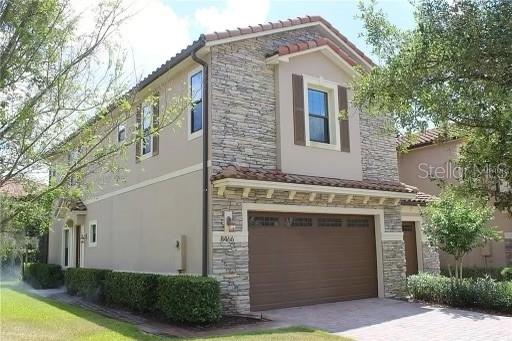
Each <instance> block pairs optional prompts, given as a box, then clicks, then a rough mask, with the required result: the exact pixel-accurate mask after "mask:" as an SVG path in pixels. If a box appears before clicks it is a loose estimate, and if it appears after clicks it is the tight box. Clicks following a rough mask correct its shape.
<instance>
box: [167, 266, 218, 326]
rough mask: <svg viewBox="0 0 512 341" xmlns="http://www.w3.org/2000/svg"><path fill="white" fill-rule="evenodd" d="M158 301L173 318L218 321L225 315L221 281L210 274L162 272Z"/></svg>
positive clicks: (184, 320)
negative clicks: (222, 311) (178, 274)
mask: <svg viewBox="0 0 512 341" xmlns="http://www.w3.org/2000/svg"><path fill="white" fill-rule="evenodd" d="M157 305H158V308H159V309H160V311H162V312H163V313H164V315H165V316H166V317H167V318H169V319H170V320H172V321H176V322H185V323H199V324H204V323H211V322H215V321H217V320H219V318H220V316H221V306H220V289H219V283H218V282H217V281H216V280H215V279H213V278H208V277H196V276H161V277H160V278H159V280H158V303H157Z"/></svg>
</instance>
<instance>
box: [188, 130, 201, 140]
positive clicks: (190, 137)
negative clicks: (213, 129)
mask: <svg viewBox="0 0 512 341" xmlns="http://www.w3.org/2000/svg"><path fill="white" fill-rule="evenodd" d="M201 136H203V129H202V128H201V129H199V130H198V131H196V132H193V133H190V132H189V134H188V140H189V141H192V140H195V139H197V138H198V137H201Z"/></svg>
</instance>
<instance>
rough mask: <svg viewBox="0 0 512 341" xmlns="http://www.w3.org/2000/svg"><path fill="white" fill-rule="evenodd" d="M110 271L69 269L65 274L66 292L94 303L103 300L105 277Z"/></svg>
mask: <svg viewBox="0 0 512 341" xmlns="http://www.w3.org/2000/svg"><path fill="white" fill-rule="evenodd" d="M110 272H111V270H103V269H85V268H70V269H67V270H66V273H65V283H66V289H67V292H68V293H69V294H70V295H78V296H81V297H84V298H87V299H90V300H94V301H102V300H103V299H104V283H105V277H106V276H107V274H108V273H110Z"/></svg>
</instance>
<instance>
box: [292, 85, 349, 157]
mask: <svg viewBox="0 0 512 341" xmlns="http://www.w3.org/2000/svg"><path fill="white" fill-rule="evenodd" d="M302 78H303V80H304V89H303V91H304V127H305V135H306V146H307V147H316V148H324V149H330V150H338V151H339V150H340V143H341V142H340V123H339V119H338V117H337V116H338V112H339V103H338V83H335V82H331V81H329V80H326V79H323V78H319V77H313V76H309V75H302ZM309 89H312V90H317V91H321V92H324V93H325V94H327V108H326V109H327V120H328V121H327V124H328V127H329V142H328V143H322V142H315V141H311V137H310V133H309Z"/></svg>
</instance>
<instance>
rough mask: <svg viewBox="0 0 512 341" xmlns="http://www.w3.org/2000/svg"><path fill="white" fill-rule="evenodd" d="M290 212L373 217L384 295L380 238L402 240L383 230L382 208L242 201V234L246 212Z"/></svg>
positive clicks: (380, 294) (394, 234)
mask: <svg viewBox="0 0 512 341" xmlns="http://www.w3.org/2000/svg"><path fill="white" fill-rule="evenodd" d="M249 211H267V212H291V213H323V214H353V215H371V216H374V219H375V248H376V253H377V282H378V283H377V285H378V294H379V297H384V279H383V278H384V272H383V261H382V240H383V238H384V239H385V240H402V238H403V236H402V234H401V233H398V234H396V232H395V233H390V232H385V231H384V210H383V209H378V208H375V209H374V208H348V207H320V206H299V205H273V204H255V203H242V219H243V231H242V232H241V234H242V235H243V236H247V235H248V215H247V214H248V212H249Z"/></svg>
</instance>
